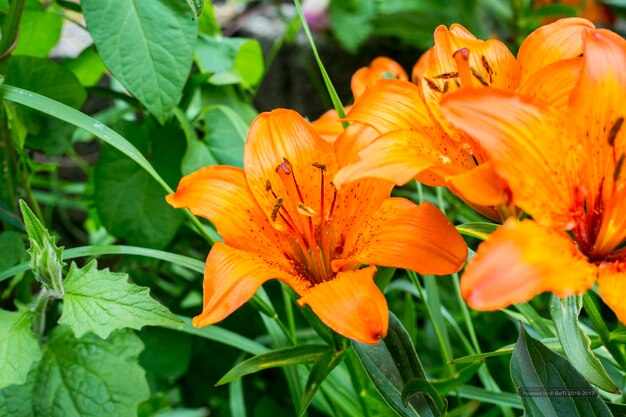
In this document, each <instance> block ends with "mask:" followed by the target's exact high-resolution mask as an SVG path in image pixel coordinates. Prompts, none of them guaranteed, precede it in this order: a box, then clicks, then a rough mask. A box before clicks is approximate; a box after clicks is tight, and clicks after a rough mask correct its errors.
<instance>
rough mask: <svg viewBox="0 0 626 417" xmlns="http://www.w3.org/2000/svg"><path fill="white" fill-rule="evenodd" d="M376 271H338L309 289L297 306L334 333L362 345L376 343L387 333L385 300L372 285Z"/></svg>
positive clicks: (373, 268) (374, 285)
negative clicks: (332, 277)
mask: <svg viewBox="0 0 626 417" xmlns="http://www.w3.org/2000/svg"><path fill="white" fill-rule="evenodd" d="M375 272H376V268H375V267H373V266H370V267H368V268H363V269H357V270H354V271H344V272H339V273H338V274H337V276H336V277H335V278H334V279H332V280H331V281H326V282H323V283H321V284H318V285H316V286H314V287H313V288H311V289H310V290H308V291H307V292H306V293H305V294H304V295H303V297H302V298H300V300H298V303H299V304H300V305H301V306H304V305H307V304H308V305H309V306H310V307H311V309H312V310H313V312H314V313H315V314H316V315H317V316H318V317H319V318H320V319H321V320H322V321H323V322H324V323H325V324H326V325H327V326H328V327H330V328H331V329H333V330H334V331H336V332H337V333H339V334H341V335H343V336H345V337H348V338H350V339H354V340H356V341H359V342H362V343H369V344H376V343H378V341H379V340H380V338H381V337H385V335H386V334H387V326H388V323H389V312H388V309H387V301H386V300H385V297H384V296H383V294H382V293H381V292H380V290H379V289H378V287H377V286H376V284H375V283H374V273H375Z"/></svg>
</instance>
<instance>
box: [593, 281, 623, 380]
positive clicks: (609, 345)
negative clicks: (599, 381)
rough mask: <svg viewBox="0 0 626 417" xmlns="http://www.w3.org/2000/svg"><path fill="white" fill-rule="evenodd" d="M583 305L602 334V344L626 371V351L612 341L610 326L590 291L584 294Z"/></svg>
mask: <svg viewBox="0 0 626 417" xmlns="http://www.w3.org/2000/svg"><path fill="white" fill-rule="evenodd" d="M583 306H584V307H585V311H586V312H587V315H588V316H589V318H590V319H591V322H592V323H593V326H594V328H595V329H596V332H598V336H600V340H602V344H603V345H604V346H606V349H607V350H608V351H609V353H610V354H611V356H613V358H614V359H615V360H616V361H617V363H619V366H620V367H621V368H622V370H625V371H626V355H624V352H623V351H622V350H621V349H620V348H619V347H618V346H616V345H615V344H614V343H613V342H611V341H610V338H611V335H610V332H609V329H608V327H606V323H605V322H604V320H603V319H602V316H601V315H600V311H599V310H598V306H597V305H596V303H595V301H594V300H593V298H591V295H589V292H586V293H585V295H583Z"/></svg>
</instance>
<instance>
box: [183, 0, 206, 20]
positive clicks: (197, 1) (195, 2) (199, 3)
mask: <svg viewBox="0 0 626 417" xmlns="http://www.w3.org/2000/svg"><path fill="white" fill-rule="evenodd" d="M187 4H189V8H190V9H191V10H192V11H193V12H194V15H195V17H196V19H197V18H198V16H200V15H201V14H202V8H203V7H204V0H187Z"/></svg>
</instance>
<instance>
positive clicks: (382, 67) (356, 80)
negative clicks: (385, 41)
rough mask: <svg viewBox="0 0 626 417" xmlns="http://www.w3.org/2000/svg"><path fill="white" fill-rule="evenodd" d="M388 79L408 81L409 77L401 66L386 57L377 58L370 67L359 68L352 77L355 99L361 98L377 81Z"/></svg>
mask: <svg viewBox="0 0 626 417" xmlns="http://www.w3.org/2000/svg"><path fill="white" fill-rule="evenodd" d="M386 78H395V79H398V80H404V81H408V79H409V76H408V75H407V73H406V71H404V68H402V66H401V65H400V64H398V63H397V62H396V61H394V60H393V59H390V58H387V57H384V56H379V57H377V58H375V59H374V60H373V61H372V63H371V64H370V65H369V67H363V68H359V69H358V70H357V71H356V72H355V73H354V75H353V76H352V80H351V84H350V86H351V88H352V94H353V96H354V99H355V100H357V99H358V98H359V97H361V95H363V93H364V92H365V90H366V89H367V88H368V87H370V86H372V85H374V84H375V83H376V81H378V80H382V79H386Z"/></svg>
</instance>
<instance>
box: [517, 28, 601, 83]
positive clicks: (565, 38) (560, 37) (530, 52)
mask: <svg viewBox="0 0 626 417" xmlns="http://www.w3.org/2000/svg"><path fill="white" fill-rule="evenodd" d="M593 28H595V26H594V25H593V23H591V22H590V21H588V20H586V19H581V18H577V17H572V18H567V19H560V20H557V21H556V22H554V23H551V24H549V25H545V26H542V27H540V28H539V29H537V30H535V31H534V32H533V33H531V34H530V35H528V37H527V38H526V39H525V40H524V42H523V43H522V45H521V46H520V48H519V52H518V53H517V61H518V62H519V63H520V64H521V66H522V78H521V83H522V84H524V83H525V82H526V81H527V79H528V78H530V77H531V76H532V75H533V74H535V73H536V72H537V71H539V70H540V69H542V68H544V67H547V66H548V65H550V64H552V63H554V62H557V61H561V60H563V59H570V58H575V57H577V56H579V55H580V54H582V52H583V33H584V32H585V31H586V30H588V29H593Z"/></svg>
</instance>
